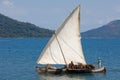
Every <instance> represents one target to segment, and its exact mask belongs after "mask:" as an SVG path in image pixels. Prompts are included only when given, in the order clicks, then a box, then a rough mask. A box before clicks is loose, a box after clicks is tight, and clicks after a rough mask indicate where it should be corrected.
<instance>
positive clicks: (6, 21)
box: [0, 14, 53, 38]
mask: <svg viewBox="0 0 120 80" xmlns="http://www.w3.org/2000/svg"><path fill="white" fill-rule="evenodd" d="M52 33H53V31H52V30H49V29H44V28H40V27H38V26H36V25H34V24H31V23H26V22H20V21H17V20H14V19H11V18H9V17H7V16H4V15H2V14H0V37H1V38H21V37H22V38H26V37H50V36H51V35H52Z"/></svg>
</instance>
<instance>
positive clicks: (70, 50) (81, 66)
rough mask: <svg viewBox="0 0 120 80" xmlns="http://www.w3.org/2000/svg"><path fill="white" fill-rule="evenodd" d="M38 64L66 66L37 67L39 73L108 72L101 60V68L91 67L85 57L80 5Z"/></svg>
mask: <svg viewBox="0 0 120 80" xmlns="http://www.w3.org/2000/svg"><path fill="white" fill-rule="evenodd" d="M71 62H72V63H71ZM37 64H41V65H48V64H51V65H52V64H62V65H65V66H66V67H65V68H51V67H50V66H49V67H48V66H47V67H44V68H42V67H36V70H37V71H38V73H53V74H61V73H62V74H63V73H97V72H106V69H105V67H101V63H100V61H99V68H95V67H93V68H92V67H91V68H90V65H88V64H87V63H86V60H85V58H84V54H83V51H82V44H81V36H80V6H77V7H76V8H75V9H74V10H73V11H72V13H71V14H70V15H69V16H68V17H67V18H66V20H65V21H64V22H63V24H62V25H61V26H60V27H59V28H58V29H57V30H56V31H55V33H54V34H53V36H52V37H51V39H50V40H49V42H48V44H47V45H46V47H45V48H44V49H43V51H42V53H41V55H40V57H39V58H38V60H37ZM76 66H77V67H76Z"/></svg>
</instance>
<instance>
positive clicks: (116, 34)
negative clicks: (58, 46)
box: [81, 20, 120, 38]
mask: <svg viewBox="0 0 120 80" xmlns="http://www.w3.org/2000/svg"><path fill="white" fill-rule="evenodd" d="M81 36H82V37H83V38H120V20H115V21H111V22H110V23H108V24H106V25H104V26H102V27H99V28H97V29H92V30H89V31H86V32H83V33H81Z"/></svg>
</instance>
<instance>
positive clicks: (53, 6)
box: [0, 0, 120, 31]
mask: <svg viewBox="0 0 120 80" xmlns="http://www.w3.org/2000/svg"><path fill="white" fill-rule="evenodd" d="M78 4H80V5H81V31H86V30H89V29H93V28H97V27H100V26H101V25H104V24H107V23H108V22H110V21H112V20H116V19H120V0H0V13H2V14H4V15H6V16H9V17H11V18H13V19H17V20H19V21H22V22H30V23H33V24H35V25H37V26H40V27H43V28H49V29H56V28H57V27H59V25H60V24H61V23H62V22H63V21H64V19H65V18H66V17H67V16H68V15H69V13H70V12H71V11H72V10H73V9H74V8H75V7H76V6H77V5H78Z"/></svg>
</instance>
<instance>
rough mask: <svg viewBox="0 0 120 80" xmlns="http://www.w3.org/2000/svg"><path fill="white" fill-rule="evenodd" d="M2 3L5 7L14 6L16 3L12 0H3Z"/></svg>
mask: <svg viewBox="0 0 120 80" xmlns="http://www.w3.org/2000/svg"><path fill="white" fill-rule="evenodd" d="M1 5H2V6H4V7H13V6H14V3H13V2H12V1H10V0H3V1H2V2H1Z"/></svg>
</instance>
